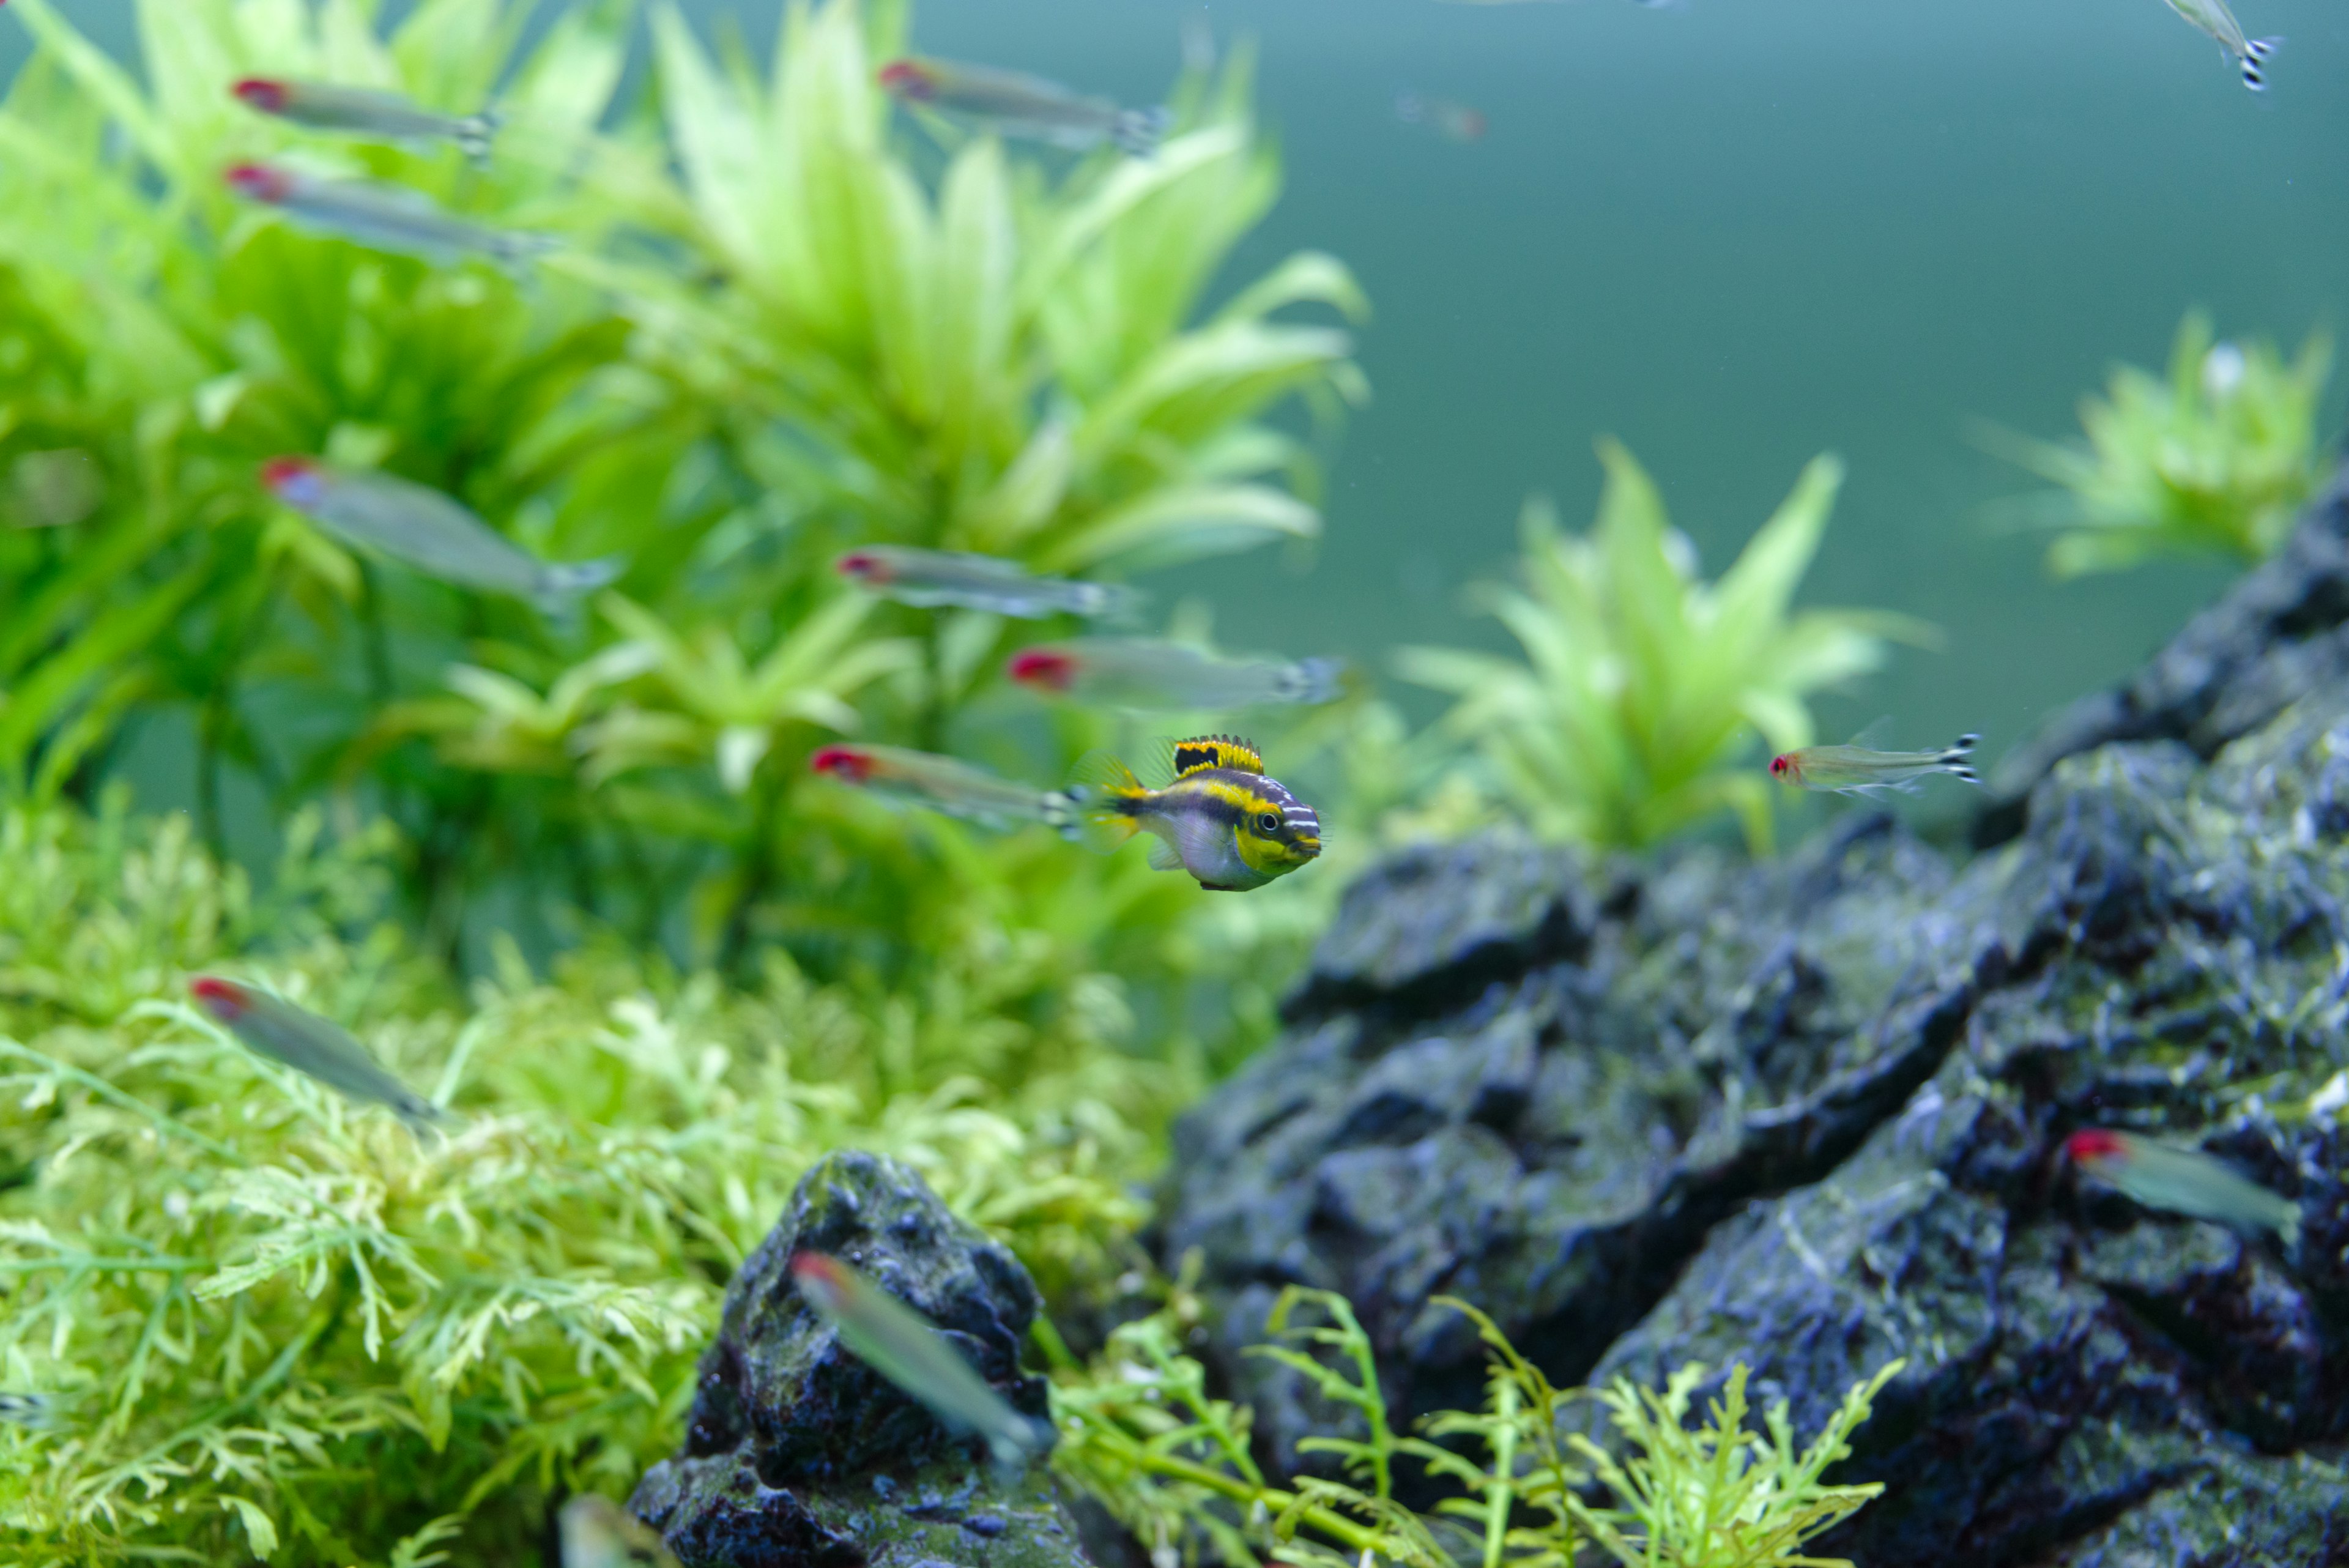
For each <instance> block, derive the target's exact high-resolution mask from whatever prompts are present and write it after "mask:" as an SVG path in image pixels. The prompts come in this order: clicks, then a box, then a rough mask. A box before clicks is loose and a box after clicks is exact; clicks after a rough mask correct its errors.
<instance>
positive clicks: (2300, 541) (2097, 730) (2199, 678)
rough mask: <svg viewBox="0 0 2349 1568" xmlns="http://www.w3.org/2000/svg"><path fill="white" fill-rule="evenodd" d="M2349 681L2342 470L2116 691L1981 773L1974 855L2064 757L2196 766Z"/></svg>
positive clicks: (1998, 839) (2070, 712) (2060, 716)
mask: <svg viewBox="0 0 2349 1568" xmlns="http://www.w3.org/2000/svg"><path fill="white" fill-rule="evenodd" d="M2343 679H2349V468H2344V469H2343V470H2342V472H2341V473H2340V475H2339V476H2338V477H2337V478H2336V479H2335V480H2334V481H2333V488H2332V490H2331V492H2330V493H2327V494H2326V495H2324V496H2323V498H2322V499H2320V500H2319V501H2318V502H2317V503H2316V504H2315V505H2314V506H2313V507H2311V508H2310V509H2309V511H2308V514H2306V515H2305V516H2304V517H2302V519H2301V523H2300V526H2299V527H2298V528H2297V529H2296V530H2295V531H2294V532H2293V534H2292V538H2291V539H2290V540H2289V541H2287V542H2286V543H2285V545H2284V547H2283V548H2282V550H2280V551H2278V552H2277V553H2276V556H2275V557H2274V558H2273V559H2272V560H2269V561H2266V562H2263V563H2262V564H2261V565H2260V566H2256V567H2254V568H2253V569H2252V570H2251V571H2249V572H2246V573H2245V574H2243V576H2242V577H2241V578H2240V580H2239V581H2238V582H2236V583H2235V585H2234V586H2233V587H2230V588H2229V589H2228V590H2227V592H2226V593H2225V594H2223V595H2222V596H2220V599H2219V601H2218V602H2217V603H2216V604H2214V605H2212V606H2211V607H2209V609H2207V610H2204V611H2203V612H2202V613H2201V614H2200V615H2198V616H2196V617H2195V618H2193V619H2192V620H2191V621H2189V622H2188V623H2187V625H2186V628H2185V629H2184V630H2182V631H2180V632H2179V633H2178V635H2177V636H2176V637H2174V638H2172V639H2170V641H2169V643H2168V646H2167V647H2165V648H2163V649H2161V651H2160V652H2158V653H2157V654H2155V655H2154V656H2153V658H2152V659H2148V660H2147V663H2146V665H2145V668H2144V669H2142V670H2138V671H2137V674H2136V675H2135V676H2133V677H2131V678H2130V679H2129V680H2127V682H2125V683H2123V684H2122V685H2120V686H2118V687H2116V688H2115V689H2113V690H2112V691H2099V692H2096V693H2095V695H2093V696H2089V697H2083V698H2082V699H2080V700H2079V701H2076V702H2075V703H2073V704H2072V705H2071V706H2070V707H2068V708H2065V709H2064V710H2063V711H2061V712H2059V713H2057V714H2056V715H2055V716H2054V718H2052V719H2050V720H2049V721H2048V722H2046V723H2044V724H2043V725H2041V726H2040V727H2039V729H2038V730H2037V732H2034V733H2033V734H2032V735H2030V736H2029V737H2027V738H2026V739H2025V740H2024V741H2023V743H2022V744H2021V745H2019V746H2017V747H2015V748H2014V749H2013V751H2011V752H2009V753H2007V754H2006V755H2005V756H2003V757H2002V758H2000V759H1999V763H1998V766H1997V767H1996V768H1994V769H1992V772H1991V776H1990V781H1989V790H1988V798H1987V800H1986V801H1985V803H1984V805H1982V810H1981V812H1980V813H1979V814H1978V815H1976V816H1975V818H1974V826H1973V841H1974V844H1975V846H1977V847H1979V848H1991V847H1993V846H1997V845H2001V844H2003V843H2005V842H2006V841H2007V840H2008V839H2010V838H2013V836H2015V835H2016V834H2017V833H2020V832H2021V831H2022V830H2023V816H2024V814H2025V811H2026V810H2027V808H2028V806H2029V805H2030V800H2031V792H2032V791H2033V790H2034V789H2036V788H2038V787H2039V782H2040V781H2041V780H2042V779H2044V778H2045V777H2046V776H2047V775H2048V774H2049V773H2050V772H2052V771H2053V770H2054V766H2055V764H2056V763H2059V762H2061V761H2063V759H2064V758H2065V757H2070V756H2077V755H2078V754H2079V753H2083V752H2087V751H2093V750H2094V749H2095V748H2096V747H2098V746H2102V745H2108V744H2110V743H2111V742H2115V741H2177V742H2180V743H2181V744H2183V745H2186V746H2188V747H2189V748H2191V749H2192V751H2193V752H2194V753H2195V754H2196V755H2197V756H2200V757H2204V758H2209V757H2211V756H2215V755H2216V754H2217V753H2218V751H2219V748H2220V747H2221V746H2223V745H2225V744H2226V743H2227V742H2230V741H2233V740H2237V739H2239V738H2240V737H2241V736H2244V735H2247V734H2249V733H2251V732H2252V731H2253V730H2256V729H2258V728H2260V727H2261V726H2262V725H2264V724H2266V723H2267V722H2269V721H2270V720H2271V719H2273V718H2274V717H2275V716H2276V715H2277V714H2278V713H2281V712H2282V711H2283V710H2284V709H2285V708H2286V707H2288V706H2290V705H2291V704H2292V703H2293V702H2295V701H2299V700H2300V698H2302V696H2304V695H2306V694H2307V693H2309V692H2311V691H2315V690H2317V689H2318V688H2320V687H2323V686H2325V685H2329V684H2331V683H2333V682H2334V681H2337V680H2343Z"/></svg>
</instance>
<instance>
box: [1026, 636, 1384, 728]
mask: <svg viewBox="0 0 2349 1568" xmlns="http://www.w3.org/2000/svg"><path fill="white" fill-rule="evenodd" d="M1007 672H1008V673H1009V675H1010V677H1011V679H1012V680H1016V681H1018V682H1019V684H1020V685H1022V686H1025V687H1028V688H1029V689H1030V690H1031V691H1041V692H1045V693H1047V694H1049V695H1051V696H1056V697H1069V698H1073V699H1075V700H1076V701H1081V702H1101V703H1105V704H1107V705H1109V706H1111V707H1116V708H1133V709H1138V710H1141V711H1168V712H1187V711H1193V710H1196V709H1216V708H1253V707H1257V706H1260V705H1263V704H1268V703H1280V702H1299V703H1318V702H1334V701H1337V700H1338V697H1339V695H1340V677H1341V676H1342V675H1343V674H1344V672H1345V666H1344V665H1343V664H1342V663H1341V662H1340V661H1339V660H1337V659H1298V660H1295V661H1293V662H1292V661H1290V660H1287V659H1219V658H1217V657H1216V655H1214V654H1212V653H1203V652H1201V651H1200V650H1199V649H1195V648H1191V647H1187V646H1185V645H1184V644H1182V643H1179V642H1159V641H1155V640H1154V639H1148V638H1115V637H1081V638H1072V639H1070V640H1069V641H1067V642H1050V643H1041V644H1039V645H1038V646H1036V647H1034V648H1027V649H1020V650H1019V652H1018V653H1016V654H1014V655H1013V656H1012V659H1011V662H1010V664H1009V667H1008V669H1007Z"/></svg>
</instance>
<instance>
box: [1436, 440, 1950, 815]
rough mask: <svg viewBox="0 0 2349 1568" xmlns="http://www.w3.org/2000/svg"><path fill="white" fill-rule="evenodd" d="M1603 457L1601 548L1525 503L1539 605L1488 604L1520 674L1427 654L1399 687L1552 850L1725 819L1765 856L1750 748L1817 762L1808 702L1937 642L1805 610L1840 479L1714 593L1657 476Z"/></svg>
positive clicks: (1620, 458)
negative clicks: (1435, 708) (1904, 646)
mask: <svg viewBox="0 0 2349 1568" xmlns="http://www.w3.org/2000/svg"><path fill="white" fill-rule="evenodd" d="M1599 460H1600V462H1603V463H1604V464H1605V466H1606V470H1607V482H1606V489H1605V491H1604V493H1602V494H1601V496H1600V498H1599V519H1598V522H1597V524H1595V525H1594V526H1593V527H1592V529H1591V531H1590V532H1589V533H1588V534H1587V535H1579V536H1577V535H1569V534H1566V533H1564V532H1562V531H1561V530H1560V529H1559V527H1558V525H1557V518H1556V516H1555V514H1553V513H1552V512H1551V510H1550V508H1549V506H1548V504H1547V503H1546V502H1544V501H1541V500H1539V499H1537V500H1535V501H1532V502H1530V503H1528V504H1527V505H1526V511H1525V516H1524V522H1523V524H1522V535H1523V541H1524V554H1523V555H1522V556H1520V557H1519V570H1520V573H1521V576H1522V578H1523V581H1524V585H1525V586H1524V587H1523V588H1522V589H1520V588H1511V587H1495V588H1493V589H1490V590H1488V591H1487V592H1486V593H1485V596H1484V604H1485V608H1486V609H1487V610H1488V611H1489V612H1490V613H1491V614H1492V615H1493V616H1494V617H1495V618H1497V619H1498V620H1499V621H1500V622H1501V624H1502V625H1504V626H1505V627H1506V628H1508V630H1509V634H1510V635H1511V636H1512V637H1514V638H1516V640H1517V642H1518V644H1519V646H1520V647H1521V648H1522V649H1524V658H1523V659H1522V661H1521V660H1519V659H1509V658H1506V657H1502V656H1499V655H1495V654H1485V653H1473V652H1468V651H1465V650H1462V649H1433V648H1415V649H1405V650H1404V651H1403V652H1402V655H1401V656H1400V657H1399V659H1398V660H1397V669H1398V670H1399V671H1400V672H1401V673H1402V676H1403V677H1404V678H1405V679H1406V680H1413V681H1416V682H1417V683H1419V684H1420V685H1423V686H1431V687H1433V688H1435V689H1436V690H1437V691H1448V692H1451V693H1453V694H1454V696H1455V697H1456V698H1457V699H1458V701H1457V703H1456V704H1455V706H1454V708H1453V710H1452V711H1451V713H1450V714H1449V715H1448V716H1447V717H1446V718H1445V719H1444V725H1445V727H1446V728H1447V729H1448V730H1449V731H1450V732H1451V733H1452V734H1453V736H1454V737H1455V738H1456V739H1457V740H1459V741H1462V742H1470V743H1473V744H1475V746H1476V747H1477V749H1478V750H1479V751H1480V752H1481V753H1483V756H1484V759H1485V763H1486V764H1487V766H1488V767H1489V768H1490V770H1491V775H1492V782H1493V784H1495V785H1496V786H1497V787H1498V789H1499V791H1500V792H1501V794H1503V796H1504V797H1505V798H1506V800H1507V802H1508V803H1509V804H1510V805H1512V806H1513V807H1514V808H1515V809H1516V811H1517V812H1518V813H1519V814H1521V815H1523V816H1524V817H1525V819H1526V822H1527V823H1529V824H1530V825H1531V826H1534V827H1535V828H1536V829H1537V831H1539V832H1542V833H1546V834H1549V835H1553V836H1557V837H1561V838H1569V839H1577V840H1580V841H1582V842H1585V843H1590V844H1599V845H1619V846H1640V845H1648V844H1654V843H1656V842H1658V841H1659V840H1661V839H1664V838H1667V837H1670V836H1672V835H1673V834H1675V833H1679V832H1681V831H1682V830H1683V829H1685V828H1687V827H1689V826H1691V825H1692V824H1695V823H1698V822H1701V821H1702V820H1704V819H1705V818H1706V817H1708V816H1712V815H1716V814H1719V813H1722V812H1724V811H1725V812H1730V813H1733V814H1734V815H1735V816H1736V818H1737V820H1738V822H1739V823H1740V824H1741V825H1742V826H1743V827H1744V832H1745V836H1746V840H1747V842H1748V843H1750V844H1751V845H1753V846H1754V847H1755V848H1756V849H1764V848H1766V847H1767V846H1769V845H1770V843H1771V840H1772V826H1771V814H1770V813H1771V807H1770V794H1769V781H1768V779H1767V778H1766V776H1765V775H1764V774H1762V773H1761V771H1760V770H1759V769H1758V767H1756V766H1754V765H1752V764H1753V762H1754V759H1753V757H1752V755H1751V753H1752V746H1753V741H1754V736H1755V735H1756V734H1757V733H1758V734H1759V735H1760V736H1761V737H1763V738H1764V739H1765V740H1766V741H1767V742H1769V743H1770V745H1771V746H1772V747H1773V748H1774V749H1775V750H1778V751H1782V752H1783V751H1789V750H1792V749H1794V748H1795V747H1798V746H1806V745H1808V744H1810V743H1811V742H1812V740H1813V739H1814V732H1813V727H1812V722H1811V716H1810V710H1809V708H1808V706H1807V705H1806V701H1805V699H1806V697H1807V696H1808V695H1809V694H1811V693H1812V692H1814V691H1818V690H1820V689H1821V688H1823V687H1828V686H1833V685H1835V684H1837V683H1838V682H1841V681H1845V680H1850V679H1851V678H1853V677H1854V676H1857V675H1859V674H1862V673H1865V672H1866V671H1868V670H1873V669H1875V668H1876V667H1877V666H1878V664H1879V663H1880V662H1881V660H1882V659H1883V657H1884V653H1885V645H1886V639H1888V638H1903V639H1909V640H1918V639H1920V638H1921V636H1922V632H1923V628H1919V627H1917V626H1916V625H1915V624H1914V623H1912V622H1909V621H1907V620H1904V619H1902V618H1899V617H1896V616H1889V615H1883V614H1878V613H1874V612H1867V611H1856V610H1824V609H1812V610H1796V609H1795V608H1794V607H1793V599H1794V595H1795V589H1796V587H1799V586H1800V584H1801V582H1802V577H1803V574H1804V572H1805V571H1806V570H1807V569H1808V568H1809V566H1810V564H1811V557H1812V556H1814V555H1815V554H1816V553H1817V550H1818V546H1819V541H1820V538H1821V536H1822V535H1824V534H1825V532H1826V524H1827V515H1828V513H1829V512H1830V510H1831V509H1832V508H1833V507H1834V505H1835V497H1836V491H1837V488H1838V487H1839V486H1840V484H1841V483H1842V478H1843V469H1842V466H1841V465H1840V464H1839V463H1837V462H1836V460H1835V459H1833V458H1830V457H1822V458H1819V459H1816V461H1814V462H1812V463H1811V464H1810V465H1809V466H1808V467H1807V468H1806V469H1805V470H1804V471H1803V473H1802V476H1801V478H1800V479H1799V480H1797V481H1796V483H1795V490H1794V493H1792V494H1790V495H1789V496H1787V498H1786V500H1785V504H1782V505H1781V506H1780V507H1779V508H1778V510H1777V512H1776V513H1775V514H1774V515H1772V517H1771V518H1770V520H1769V521H1768V522H1767V523H1765V524H1763V526H1762V528H1761V530H1760V531H1759V532H1758V533H1756V534H1755V535H1754V537H1753V538H1752V539H1751V540H1749V541H1747V543H1746V545H1745V548H1744V551H1743V552H1742V553H1741V554H1740V556H1738V558H1737V560H1736V561H1735V562H1734V563H1733V565H1732V566H1730V568H1729V570H1728V571H1726V572H1724V573H1723V574H1722V576H1721V577H1720V579H1719V580H1718V581H1716V582H1710V583H1709V582H1706V581H1705V580H1704V579H1703V578H1702V576H1700V575H1699V573H1698V568H1697V562H1696V551H1695V548H1694V546H1693V545H1691V544H1690V542H1689V540H1688V537H1687V535H1683V534H1682V533H1680V532H1679V531H1677V530H1676V529H1674V528H1673V527H1672V525H1671V519H1670V518H1669V517H1668V516H1667V515H1666V514H1665V512H1664V504H1663V500H1662V497H1661V495H1659V494H1658V493H1657V491H1656V487H1655V484H1654V483H1653V482H1652V481H1651V480H1650V478H1649V477H1648V475H1647V472H1646V471H1644V470H1643V469H1641V468H1640V465H1639V464H1638V462H1635V461H1633V459H1632V457H1631V454H1630V452H1626V451H1624V450H1623V448H1622V447H1620V446H1619V445H1618V444H1616V443H1615V442H1613V441H1605V442H1601V443H1600V445H1599Z"/></svg>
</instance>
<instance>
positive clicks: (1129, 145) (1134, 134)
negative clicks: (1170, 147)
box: [1109, 107, 1174, 158]
mask: <svg viewBox="0 0 2349 1568" xmlns="http://www.w3.org/2000/svg"><path fill="white" fill-rule="evenodd" d="M1173 124H1174V114H1173V112H1172V111H1170V110H1168V109H1164V108H1163V107H1162V108H1158V109H1120V110H1118V114H1117V124H1116V125H1115V126H1113V127H1112V128H1111V130H1110V133H1109V135H1110V140H1112V141H1114V142H1116V143H1117V144H1118V147H1119V148H1120V150H1122V151H1124V152H1126V153H1129V154H1131V155H1132V156H1133V157H1135V158H1148V157H1151V156H1153V155H1154V154H1155V153H1156V152H1157V151H1158V143H1159V142H1160V141H1161V140H1164V137H1165V135H1166V131H1167V128H1168V127H1170V126H1172V125H1173Z"/></svg>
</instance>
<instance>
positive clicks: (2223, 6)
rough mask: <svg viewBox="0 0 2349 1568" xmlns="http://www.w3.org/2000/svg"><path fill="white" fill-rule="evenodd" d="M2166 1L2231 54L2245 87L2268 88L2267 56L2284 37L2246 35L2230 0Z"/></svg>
mask: <svg viewBox="0 0 2349 1568" xmlns="http://www.w3.org/2000/svg"><path fill="white" fill-rule="evenodd" d="M2167 4H2168V6H2169V8H2170V9H2171V10H2173V11H2175V12H2177V13H2178V15H2179V16H2183V17H2184V18H2185V19H2186V20H2187V21H2188V22H2189V24H2191V25H2192V26H2194V27H2196V28H2197V29H2199V31H2201V32H2203V33H2205V34H2208V35H2209V37H2210V39H2211V41H2212V42H2214V43H2216V44H2217V45H2218V46H2219V47H2220V48H2222V49H2224V50H2226V51H2227V55H2228V57H2229V58H2230V59H2232V60H2233V61H2234V62H2235V66H2236V68H2237V69H2238V70H2240V72H2241V73H2242V78H2243V85H2244V86H2245V87H2247V88H2251V90H2252V91H2253V92H2265V91H2267V89H2268V79H2267V71H2266V65H2267V59H2268V57H2269V56H2270V55H2272V54H2274V53H2275V47H2276V46H2277V45H2278V44H2281V43H2282V42H2283V40H2282V38H2249V37H2245V36H2243V25H2242V24H2241V23H2240V22H2238V21H2237V20H2235V14H2234V12H2232V11H2230V10H2229V9H2228V8H2227V0H2167Z"/></svg>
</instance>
